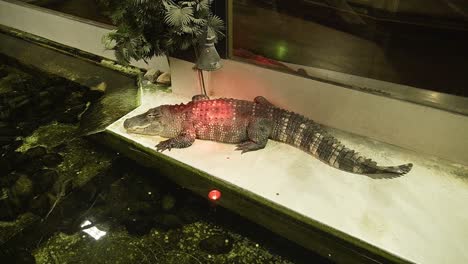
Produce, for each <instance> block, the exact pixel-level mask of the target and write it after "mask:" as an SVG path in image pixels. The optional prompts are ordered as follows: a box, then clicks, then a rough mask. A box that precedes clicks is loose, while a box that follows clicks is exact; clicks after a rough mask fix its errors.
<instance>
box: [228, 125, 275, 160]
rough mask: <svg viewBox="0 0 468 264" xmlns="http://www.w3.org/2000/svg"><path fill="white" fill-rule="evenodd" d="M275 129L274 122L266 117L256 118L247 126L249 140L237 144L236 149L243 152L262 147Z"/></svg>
mask: <svg viewBox="0 0 468 264" xmlns="http://www.w3.org/2000/svg"><path fill="white" fill-rule="evenodd" d="M272 129H273V123H272V122H271V121H270V120H268V119H264V118H255V119H253V120H251V121H250V123H249V126H248V127H247V137H248V140H247V141H245V142H242V143H240V144H238V145H237V148H236V150H241V151H242V153H245V152H249V151H254V150H258V149H262V148H264V147H265V146H266V144H267V142H268V137H269V136H270V134H271V131H272Z"/></svg>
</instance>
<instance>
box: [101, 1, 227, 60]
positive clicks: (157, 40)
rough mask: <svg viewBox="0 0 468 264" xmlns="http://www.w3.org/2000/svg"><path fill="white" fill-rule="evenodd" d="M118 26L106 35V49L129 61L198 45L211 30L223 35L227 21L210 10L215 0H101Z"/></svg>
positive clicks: (219, 35)
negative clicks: (206, 31)
mask: <svg viewBox="0 0 468 264" xmlns="http://www.w3.org/2000/svg"><path fill="white" fill-rule="evenodd" d="M99 1H100V4H101V5H102V6H104V7H105V8H106V9H108V10H109V16H110V18H111V19H112V21H113V23H114V24H115V25H116V26H117V29H116V30H115V31H113V32H111V33H109V34H107V35H105V36H104V37H103V42H104V44H105V47H106V48H107V49H112V50H114V51H115V55H116V57H117V59H118V60H119V61H120V62H121V63H123V64H128V63H129V62H130V60H131V59H135V60H140V59H143V60H147V59H150V58H151V57H153V56H155V55H163V54H166V55H167V54H171V53H173V52H175V51H177V50H185V49H188V48H190V47H192V46H195V45H197V43H198V39H199V38H200V37H202V36H203V35H204V31H205V30H208V32H209V33H210V34H214V35H215V36H216V40H218V38H221V37H224V34H223V32H222V31H223V30H224V23H223V21H222V20H221V19H220V18H219V17H217V16H216V15H214V14H212V13H211V12H210V5H211V3H212V1H213V0H192V1H177V0H99Z"/></svg>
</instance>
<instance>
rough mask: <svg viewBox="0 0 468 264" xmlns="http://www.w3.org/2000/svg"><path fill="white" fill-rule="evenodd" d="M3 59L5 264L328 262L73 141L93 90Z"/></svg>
mask: <svg viewBox="0 0 468 264" xmlns="http://www.w3.org/2000/svg"><path fill="white" fill-rule="evenodd" d="M1 59H2V63H1V66H0V73H1V76H0V77H1V80H0V83H1V86H0V99H1V100H2V104H1V111H0V112H1V116H0V133H1V139H2V141H1V142H0V143H1V157H0V163H1V166H0V187H1V195H0V207H1V210H0V254H1V259H2V261H3V260H6V261H7V262H5V263H311V261H312V262H313V263H327V262H326V260H324V259H322V258H320V257H318V256H317V255H315V254H313V253H311V252H308V251H305V250H304V249H302V248H300V247H298V246H296V245H294V244H292V243H290V242H288V241H286V240H284V239H282V238H279V237H277V236H275V235H273V234H272V233H270V232H269V231H266V230H265V229H263V228H261V227H258V226H257V225H255V224H252V223H251V222H248V221H246V220H244V219H242V218H240V217H238V216H236V215H234V214H232V213H230V212H228V211H226V210H224V209H222V208H220V207H217V206H216V205H214V204H212V203H211V202H208V201H207V200H206V199H204V198H202V197H198V196H196V195H194V194H192V193H190V192H189V191H187V190H184V189H182V188H180V187H179V186H177V185H175V184H173V183H172V182H170V181H168V180H167V179H166V178H165V177H163V175H161V173H159V172H158V171H154V170H149V169H146V168H144V167H141V166H139V165H137V164H135V163H134V162H132V161H130V160H128V159H126V158H124V157H121V156H120V155H119V154H118V153H114V152H112V151H109V150H107V149H105V148H102V147H100V146H99V145H96V143H95V142H92V141H89V140H87V139H85V138H82V137H79V135H78V133H77V132H78V130H77V129H78V126H77V124H78V121H79V119H80V117H81V114H82V113H83V111H84V110H85V109H86V105H89V104H92V103H93V102H94V101H95V100H98V98H99V96H100V92H99V89H97V88H98V87H99V85H97V86H93V88H91V89H90V88H88V87H84V86H80V85H77V84H75V83H73V82H69V81H66V80H65V79H62V78H58V77H54V76H47V75H44V73H41V74H38V73H37V72H35V71H34V69H31V68H27V67H23V66H22V65H19V64H17V63H16V62H15V61H14V60H11V59H8V58H6V57H1Z"/></svg>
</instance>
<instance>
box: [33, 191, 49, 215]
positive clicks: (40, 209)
mask: <svg viewBox="0 0 468 264" xmlns="http://www.w3.org/2000/svg"><path fill="white" fill-rule="evenodd" d="M29 209H30V210H31V212H32V213H34V214H36V215H39V216H41V217H44V216H45V215H46V214H47V212H49V210H50V202H49V197H47V194H41V195H39V196H37V197H34V199H32V200H31V202H30V208H29Z"/></svg>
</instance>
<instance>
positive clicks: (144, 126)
mask: <svg viewBox="0 0 468 264" xmlns="http://www.w3.org/2000/svg"><path fill="white" fill-rule="evenodd" d="M168 116H169V115H168V114H167V109H165V107H164V106H159V107H155V108H151V109H150V110H148V111H147V112H146V113H143V114H141V115H137V116H134V117H130V118H128V119H127V120H125V122H124V124H123V125H124V128H125V129H126V130H127V132H129V133H135V134H143V135H160V136H163V135H164V134H167V132H166V130H167V125H168V123H170V120H169V119H168ZM168 121H169V122H168Z"/></svg>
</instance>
